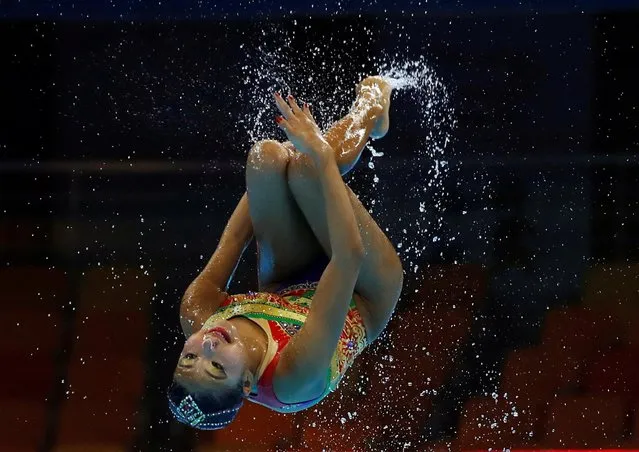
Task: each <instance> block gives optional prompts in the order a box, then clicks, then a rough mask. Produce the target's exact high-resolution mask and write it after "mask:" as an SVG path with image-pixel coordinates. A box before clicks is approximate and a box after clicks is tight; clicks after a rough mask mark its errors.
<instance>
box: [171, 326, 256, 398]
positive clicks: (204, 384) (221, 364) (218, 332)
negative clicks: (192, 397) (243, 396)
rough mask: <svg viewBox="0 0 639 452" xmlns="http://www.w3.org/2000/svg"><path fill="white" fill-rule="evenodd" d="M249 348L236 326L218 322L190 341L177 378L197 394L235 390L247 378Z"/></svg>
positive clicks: (183, 353)
mask: <svg viewBox="0 0 639 452" xmlns="http://www.w3.org/2000/svg"><path fill="white" fill-rule="evenodd" d="M246 363H247V354H246V348H245V345H244V343H243V341H242V340H241V338H240V337H239V336H238V333H237V329H236V328H235V326H234V325H233V324H232V323H230V322H228V321H219V322H216V323H215V324H214V325H213V326H212V327H211V328H209V329H207V330H204V329H202V330H200V331H198V332H197V333H194V334H193V335H191V337H189V338H188V339H187V340H186V343H185V344H184V348H183V349H182V352H181V353H180V358H179V360H178V364H177V367H176V369H175V374H174V378H175V380H176V381H177V382H179V383H180V384H182V385H184V386H186V387H187V388H189V389H190V390H193V391H198V390H200V391H207V390H212V389H217V388H219V389H224V388H234V387H236V386H237V384H238V383H239V382H240V381H241V380H242V379H243V378H245V370H246Z"/></svg>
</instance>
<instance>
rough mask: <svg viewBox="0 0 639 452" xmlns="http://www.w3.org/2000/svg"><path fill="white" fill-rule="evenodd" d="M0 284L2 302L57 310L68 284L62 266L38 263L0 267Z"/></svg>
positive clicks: (62, 302)
mask: <svg viewBox="0 0 639 452" xmlns="http://www.w3.org/2000/svg"><path fill="white" fill-rule="evenodd" d="M0 287H2V291H3V293H2V295H3V297H4V300H7V302H6V303H3V304H2V309H4V308H5V307H7V306H9V305H11V306H13V307H16V306H22V307H24V306H27V305H28V306H30V307H41V308H44V309H49V311H50V312H51V311H54V310H55V311H57V310H59V309H60V308H61V307H62V306H63V305H65V304H66V303H68V301H69V299H68V296H69V286H68V281H67V277H66V275H65V273H64V272H63V271H62V270H59V269H55V268H47V267H38V266H24V267H5V268H2V269H0Z"/></svg>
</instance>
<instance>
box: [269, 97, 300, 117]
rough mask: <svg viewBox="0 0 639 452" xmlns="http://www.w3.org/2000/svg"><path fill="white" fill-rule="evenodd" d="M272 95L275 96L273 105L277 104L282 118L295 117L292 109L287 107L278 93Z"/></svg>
mask: <svg viewBox="0 0 639 452" xmlns="http://www.w3.org/2000/svg"><path fill="white" fill-rule="evenodd" d="M273 96H274V97H275V105H277V108H278V110H279V111H280V113H282V115H283V116H284V119H291V118H293V117H295V115H294V114H293V110H291V107H289V106H288V104H287V103H286V101H285V100H284V99H282V96H281V95H280V93H275V94H273Z"/></svg>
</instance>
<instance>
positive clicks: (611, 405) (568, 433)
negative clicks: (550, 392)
mask: <svg viewBox="0 0 639 452" xmlns="http://www.w3.org/2000/svg"><path fill="white" fill-rule="evenodd" d="M626 416H627V411H626V408H625V403H624V401H623V399H622V398H621V397H614V396H613V397H605V396H579V397H565V398H559V399H557V400H555V401H554V402H553V403H552V404H551V405H550V407H549V409H548V413H547V417H546V423H545V429H544V430H545V437H544V439H543V440H542V442H541V444H542V445H543V446H544V447H555V448H577V447H588V448H599V447H616V446H618V445H619V444H620V443H621V442H622V441H623V433H624V424H625V421H626Z"/></svg>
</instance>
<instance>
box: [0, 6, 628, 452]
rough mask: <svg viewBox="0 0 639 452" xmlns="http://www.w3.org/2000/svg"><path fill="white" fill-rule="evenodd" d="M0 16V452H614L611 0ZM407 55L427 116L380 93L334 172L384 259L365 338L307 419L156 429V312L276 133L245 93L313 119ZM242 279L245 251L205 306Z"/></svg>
mask: <svg viewBox="0 0 639 452" xmlns="http://www.w3.org/2000/svg"><path fill="white" fill-rule="evenodd" d="M0 13H2V20H1V21H0V67H1V70H0V81H1V82H2V83H1V86H2V88H1V89H0V105H2V113H1V115H2V121H1V123H0V183H1V186H0V187H1V188H0V207H1V213H2V215H1V216H0V264H1V268H0V287H2V291H1V292H0V331H1V333H0V334H1V336H0V337H1V342H0V357H1V360H2V363H3V365H2V369H3V370H2V371H1V372H0V373H1V377H0V378H1V381H2V383H1V384H0V407H1V409H0V425H1V426H2V430H3V432H4V433H3V434H2V435H0V450H2V451H5V450H6V451H120V450H122V451H127V450H143V451H191V450H193V451H218V450H219V451H223V450H251V451H254V450H255V451H258V450H259V451H261V450H322V449H326V450H415V451H423V450H462V449H484V450H485V449H486V448H488V447H498V448H503V447H513V448H514V447H526V448H535V447H537V448H538V447H552V448H573V447H591V448H597V447H621V446H627V447H632V446H635V447H639V370H638V367H639V366H637V363H638V362H639V333H638V331H639V303H638V302H637V300H638V299H639V265H638V262H639V260H638V259H639V219H638V218H637V217H636V215H634V212H636V211H637V208H639V203H638V201H639V190H637V186H638V185H637V183H638V182H639V181H638V178H639V170H638V164H639V159H638V158H637V147H638V145H639V126H638V124H639V109H638V107H637V104H638V100H639V66H638V65H637V61H639V37H638V35H637V31H636V30H637V26H639V8H638V7H637V5H636V2H631V1H607V2H603V1H602V2H596V1H590V2H582V3H581V4H578V2H567V1H559V0H557V1H553V2H545V3H544V2H519V3H517V4H516V5H514V4H512V3H511V2H497V1H492V2H491V1H488V0H485V1H475V2H470V1H467V2H461V1H460V2H445V1H439V2H428V3H425V2H424V3H423V4H422V3H421V2H419V3H418V2H413V1H408V0H404V1H401V0H397V1H395V2H392V3H391V2H378V3H376V4H373V5H367V6H366V7H364V5H363V2H342V3H340V4H325V3H315V4H312V5H297V4H294V3H293V2H282V3H280V4H275V3H273V2H268V3H264V4H254V3H252V2H251V3H249V2H237V3H234V4H232V5H230V4H223V5H222V4H220V5H212V4H205V3H204V2H191V1H187V2H177V1H173V0H168V1H164V2H161V3H157V4H151V3H141V2H132V1H122V2H110V3H108V4H107V3H105V4H101V5H95V4H91V3H87V4H82V5H80V4H74V3H65V2H58V3H49V2H44V1H41V2H29V3H28V4H25V3H24V2H11V1H10V2H7V3H4V2H3V3H2V5H1V6H0ZM418 59H421V60H420V61H423V62H424V64H425V65H427V66H428V67H429V68H431V69H432V71H433V73H434V74H436V76H437V78H438V79H439V80H441V82H442V83H443V85H445V87H446V90H445V95H444V92H443V91H436V92H434V93H430V95H431V96H432V97H433V99H434V98H435V97H437V99H436V100H438V102H439V103H438V102H435V103H436V105H437V107H436V108H437V109H438V110H437V111H434V112H433V111H431V112H430V113H429V115H431V116H429V118H431V119H432V118H443V119H442V121H441V123H437V121H433V120H431V121H424V117H423V113H422V112H423V111H424V109H423V108H422V107H424V105H417V104H416V103H418V102H422V103H423V102H427V100H426V101H424V98H423V97H419V96H415V95H414V94H411V92H410V91H409V90H406V91H398V92H397V93H396V94H395V95H394V97H393V107H392V109H391V130H390V132H389V134H388V135H387V136H386V137H385V138H384V139H383V140H380V141H376V142H374V143H373V144H372V146H373V148H374V151H375V153H371V152H370V150H365V151H364V154H363V156H362V159H361V162H360V165H359V166H358V167H357V168H356V169H355V170H354V171H353V172H352V173H351V174H350V175H349V176H348V177H347V178H346V180H347V182H348V183H349V185H351V187H352V188H353V190H354V191H355V192H356V193H358V194H359V195H360V197H361V199H362V200H363V201H364V203H365V204H366V205H367V206H370V208H371V209H372V211H373V215H374V217H375V218H376V219H377V220H378V222H379V223H380V225H381V226H382V228H384V229H385V230H387V231H388V235H389V237H390V238H391V240H392V241H393V243H394V244H395V245H396V246H397V247H398V251H399V252H400V255H401V256H402V259H403V261H404V264H405V270H406V278H405V287H404V291H403V294H402V298H401V300H400V302H399V305H398V308H397V311H396V313H395V315H394V316H393V319H392V321H391V323H390V324H389V327H388V329H387V331H386V332H385V334H384V335H383V336H382V337H381V338H380V339H379V340H378V341H377V342H376V343H375V344H373V345H372V346H371V347H370V348H369V349H367V351H366V352H365V353H364V354H363V355H362V357H361V358H360V359H359V360H358V361H357V363H356V365H355V366H353V368H352V369H351V370H350V371H349V373H348V376H347V378H345V380H344V381H343V382H342V384H341V386H340V390H338V391H336V392H335V393H333V394H332V395H331V396H330V397H329V398H327V399H326V400H325V401H324V402H322V404H320V405H318V406H316V407H314V408H313V409H309V410H306V411H304V412H301V413H298V414H295V415H279V414H277V413H274V412H269V411H267V410H265V409H262V407H259V406H257V405H253V404H250V403H246V404H245V406H244V407H243V408H242V410H241V412H240V415H239V417H238V419H237V421H236V422H235V423H234V424H233V425H232V426H231V427H229V428H228V429H225V430H222V431H219V432H214V433H202V432H195V431H193V430H191V429H188V428H184V427H183V426H182V425H180V424H177V423H176V422H174V421H172V420H171V417H170V415H169V413H168V410H167V405H166V398H165V389H166V387H167V386H168V384H169V382H170V380H171V374H172V370H173V367H174V365H175V362H176V357H177V354H178V351H179V350H180V349H181V346H182V342H183V339H184V338H183V336H182V333H181V331H180V329H179V321H178V309H179V301H180V297H181V295H182V293H183V291H184V289H185V288H186V286H187V285H188V284H189V282H190V281H191V280H192V279H193V278H194V276H195V275H196V274H197V273H198V272H199V270H200V269H201V268H202V267H203V265H204V264H205V263H206V262H207V261H208V259H209V257H210V255H211V253H212V252H213V251H214V249H215V246H216V244H217V240H218V239H219V236H220V234H221V232H222V229H223V228H224V226H225V224H226V221H227V219H228V217H229V215H230V214H231V212H232V210H233V208H234V206H235V203H236V202H237V201H238V200H239V198H240V197H241V195H242V193H243V191H244V174H243V167H244V163H245V159H246V154H247V152H248V150H249V149H250V146H251V143H252V142H254V141H255V140H256V139H260V138H266V137H275V138H277V139H280V140H284V139H285V137H284V136H283V134H281V133H280V132H278V131H277V129H276V127H275V124H274V122H273V121H272V118H273V116H274V115H275V109H274V107H272V106H271V105H270V104H268V103H267V102H268V99H269V98H270V97H269V90H272V89H274V88H278V89H282V90H283V92H289V91H291V92H293V94H295V95H298V96H299V97H300V98H302V99H304V100H307V101H310V102H311V103H313V104H314V105H317V112H318V114H317V116H318V120H320V122H321V123H322V124H323V125H327V124H330V122H332V121H334V120H336V119H338V118H339V116H340V115H341V114H344V113H345V112H346V111H347V110H348V108H349V106H350V102H351V101H352V99H353V95H354V90H353V87H354V85H355V83H357V82H358V81H359V80H360V79H361V78H362V76H363V75H366V74H371V73H375V72H376V71H377V70H378V69H379V65H380V64H381V63H385V62H389V61H390V62H395V63H397V64H398V65H401V62H402V61H414V60H418ZM444 97H445V98H446V99H445V102H444V101H443V98H444ZM426 99H428V97H427V98H426ZM418 107H419V108H418ZM424 124H428V125H429V127H430V129H426V128H425V127H424ZM427 137H431V139H432V140H434V141H435V142H437V143H439V141H437V140H440V141H441V140H445V141H446V143H440V144H441V145H442V147H441V148H440V147H438V146H439V145H437V146H435V148H433V146H432V143H430V144H428V138H427ZM433 137H434V138H433ZM449 138H450V140H449ZM424 149H426V150H430V151H428V152H426V151H424ZM433 149H439V150H441V149H444V150H443V153H436V152H432V150H433ZM379 152H383V153H384V155H383V156H379V157H375V158H374V160H373V157H374V156H375V155H378V153H379ZM442 162H444V163H445V170H443V171H442V173H441V174H438V175H437V176H435V175H433V173H432V172H431V171H430V169H432V168H433V167H434V166H435V165H441V163H442ZM437 167H438V168H441V166H437ZM255 264H256V262H255V245H254V244H253V245H252V246H251V247H250V248H249V249H248V250H247V252H246V254H245V257H244V259H243V260H242V262H241V264H240V266H239V268H238V271H237V273H236V277H235V279H234V281H233V283H232V285H231V288H230V292H231V293H242V292H245V291H248V290H250V289H255V287H256V286H257V284H256V265H255Z"/></svg>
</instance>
